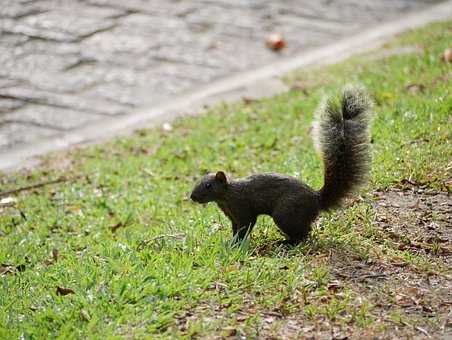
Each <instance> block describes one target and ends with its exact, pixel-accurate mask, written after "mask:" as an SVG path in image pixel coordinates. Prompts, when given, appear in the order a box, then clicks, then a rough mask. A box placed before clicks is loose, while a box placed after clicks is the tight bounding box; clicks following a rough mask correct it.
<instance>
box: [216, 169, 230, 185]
mask: <svg viewBox="0 0 452 340" xmlns="http://www.w3.org/2000/svg"><path fill="white" fill-rule="evenodd" d="M215 179H216V180H217V181H219V182H221V183H224V184H226V183H227V182H228V179H227V178H226V175H225V173H224V172H223V171H218V172H217V174H216V175H215Z"/></svg>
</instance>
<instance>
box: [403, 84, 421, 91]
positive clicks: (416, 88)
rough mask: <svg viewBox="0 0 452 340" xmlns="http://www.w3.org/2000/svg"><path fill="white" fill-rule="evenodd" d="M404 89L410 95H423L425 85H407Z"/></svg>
mask: <svg viewBox="0 0 452 340" xmlns="http://www.w3.org/2000/svg"><path fill="white" fill-rule="evenodd" d="M405 89H406V90H407V91H408V92H411V93H423V92H424V91H425V85H423V84H409V85H407V86H405Z"/></svg>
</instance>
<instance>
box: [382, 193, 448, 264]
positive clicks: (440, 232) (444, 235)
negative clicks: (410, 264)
mask: <svg viewBox="0 0 452 340" xmlns="http://www.w3.org/2000/svg"><path fill="white" fill-rule="evenodd" d="M374 195H375V197H376V202H375V204H374V210H375V212H376V218H375V223H376V224H377V225H378V227H380V228H381V229H382V230H383V231H384V232H385V234H387V235H388V236H389V237H390V238H391V239H392V240H393V241H394V242H397V243H398V245H399V249H400V250H411V251H414V252H416V253H419V252H422V253H425V254H428V255H430V256H434V257H441V258H442V259H443V260H445V261H446V262H447V264H448V265H449V266H450V265H452V256H451V255H452V248H451V242H452V196H451V195H450V193H447V192H441V191H435V190H431V189H422V188H417V187H413V188H403V189H400V188H390V189H388V190H386V191H376V192H374Z"/></svg>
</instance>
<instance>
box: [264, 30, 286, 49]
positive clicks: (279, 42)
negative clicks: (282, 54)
mask: <svg viewBox="0 0 452 340" xmlns="http://www.w3.org/2000/svg"><path fill="white" fill-rule="evenodd" d="M286 44H287V43H286V41H285V40H284V38H283V36H282V35H281V34H279V33H273V34H270V35H269V36H268V37H267V41H266V45H267V47H268V48H269V49H271V50H273V51H280V50H282V49H283V48H284V47H286Z"/></svg>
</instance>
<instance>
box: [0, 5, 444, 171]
mask: <svg viewBox="0 0 452 340" xmlns="http://www.w3.org/2000/svg"><path fill="white" fill-rule="evenodd" d="M450 18H452V0H449V1H446V2H443V3H441V4H439V5H435V6H432V7H430V8H427V9H425V10H423V11H418V12H415V13H411V14H408V15H407V16H405V17H403V18H400V19H398V20H396V21H390V22H387V23H383V24H382V25H379V26H378V27H374V28H372V29H369V30H367V31H364V32H362V33H360V34H357V35H354V36H353V37H350V38H346V39H343V40H341V41H339V42H337V43H335V44H330V45H327V46H324V47H321V48H318V49H315V50H312V51H309V52H307V53H306V54H302V55H298V56H295V57H292V58H288V59H284V60H281V61H278V62H275V63H272V64H269V65H266V66H264V67H261V68H258V69H255V70H252V71H249V72H244V73H240V74H238V75H234V76H231V77H228V78H225V79H222V80H220V81H217V82H215V83H212V84H209V85H208V86H207V87H204V88H201V89H198V90H197V91H196V92H193V93H188V94H185V95H181V96H179V97H178V98H175V99H173V100H171V101H166V102H163V103H160V104H158V105H154V106H152V107H148V108H144V109H143V108H142V109H140V110H138V111H136V112H133V113H131V114H128V115H127V116H124V117H116V118H111V119H106V120H104V121H102V122H101V123H99V124H96V125H92V126H86V127H84V128H81V129H79V130H77V131H72V132H69V133H67V134H65V135H64V136H61V137H53V138H48V139H44V140H41V141H39V142H37V143H35V144H33V145H25V146H23V147H19V148H14V149H13V150H10V151H7V152H4V153H1V154H0V170H3V171H10V170H14V169H18V168H20V167H24V166H30V165H33V164H35V163H36V162H37V159H36V158H35V157H36V156H40V155H44V154H46V153H48V152H51V151H56V150H61V149H64V148H67V147H69V146H73V145H80V144H87V143H92V142H97V141H100V140H103V139H106V138H110V137H112V136H117V135H123V134H127V133H130V132H131V131H133V130H134V129H137V128H142V127H144V126H146V127H149V126H152V125H153V124H157V123H161V122H162V121H170V120H171V119H174V118H175V117H177V116H179V115H181V113H184V112H193V111H195V112H196V111H199V110H202V108H203V107H204V106H205V105H211V104H215V103H218V102H221V101H226V100H227V101H230V100H238V99H241V98H243V97H244V96H249V97H253V98H257V97H265V96H271V95H275V94H277V93H279V92H281V91H285V90H286V87H285V86H284V84H283V83H282V82H281V81H280V80H279V78H280V77H281V76H282V75H284V74H286V73H288V72H289V71H293V70H295V69H298V68H301V67H306V66H311V65H316V64H317V65H319V64H322V65H323V64H331V63H335V62H338V61H340V60H343V59H345V58H347V57H349V56H351V55H352V54H355V53H357V52H362V51H364V50H367V49H370V48H375V47H377V46H380V45H381V44H383V43H384V42H385V41H387V40H388V39H389V38H390V37H392V36H394V35H396V34H399V33H401V32H404V31H406V30H408V29H413V28H416V27H420V26H424V25H426V24H428V23H431V22H434V21H441V20H446V19H450Z"/></svg>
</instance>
